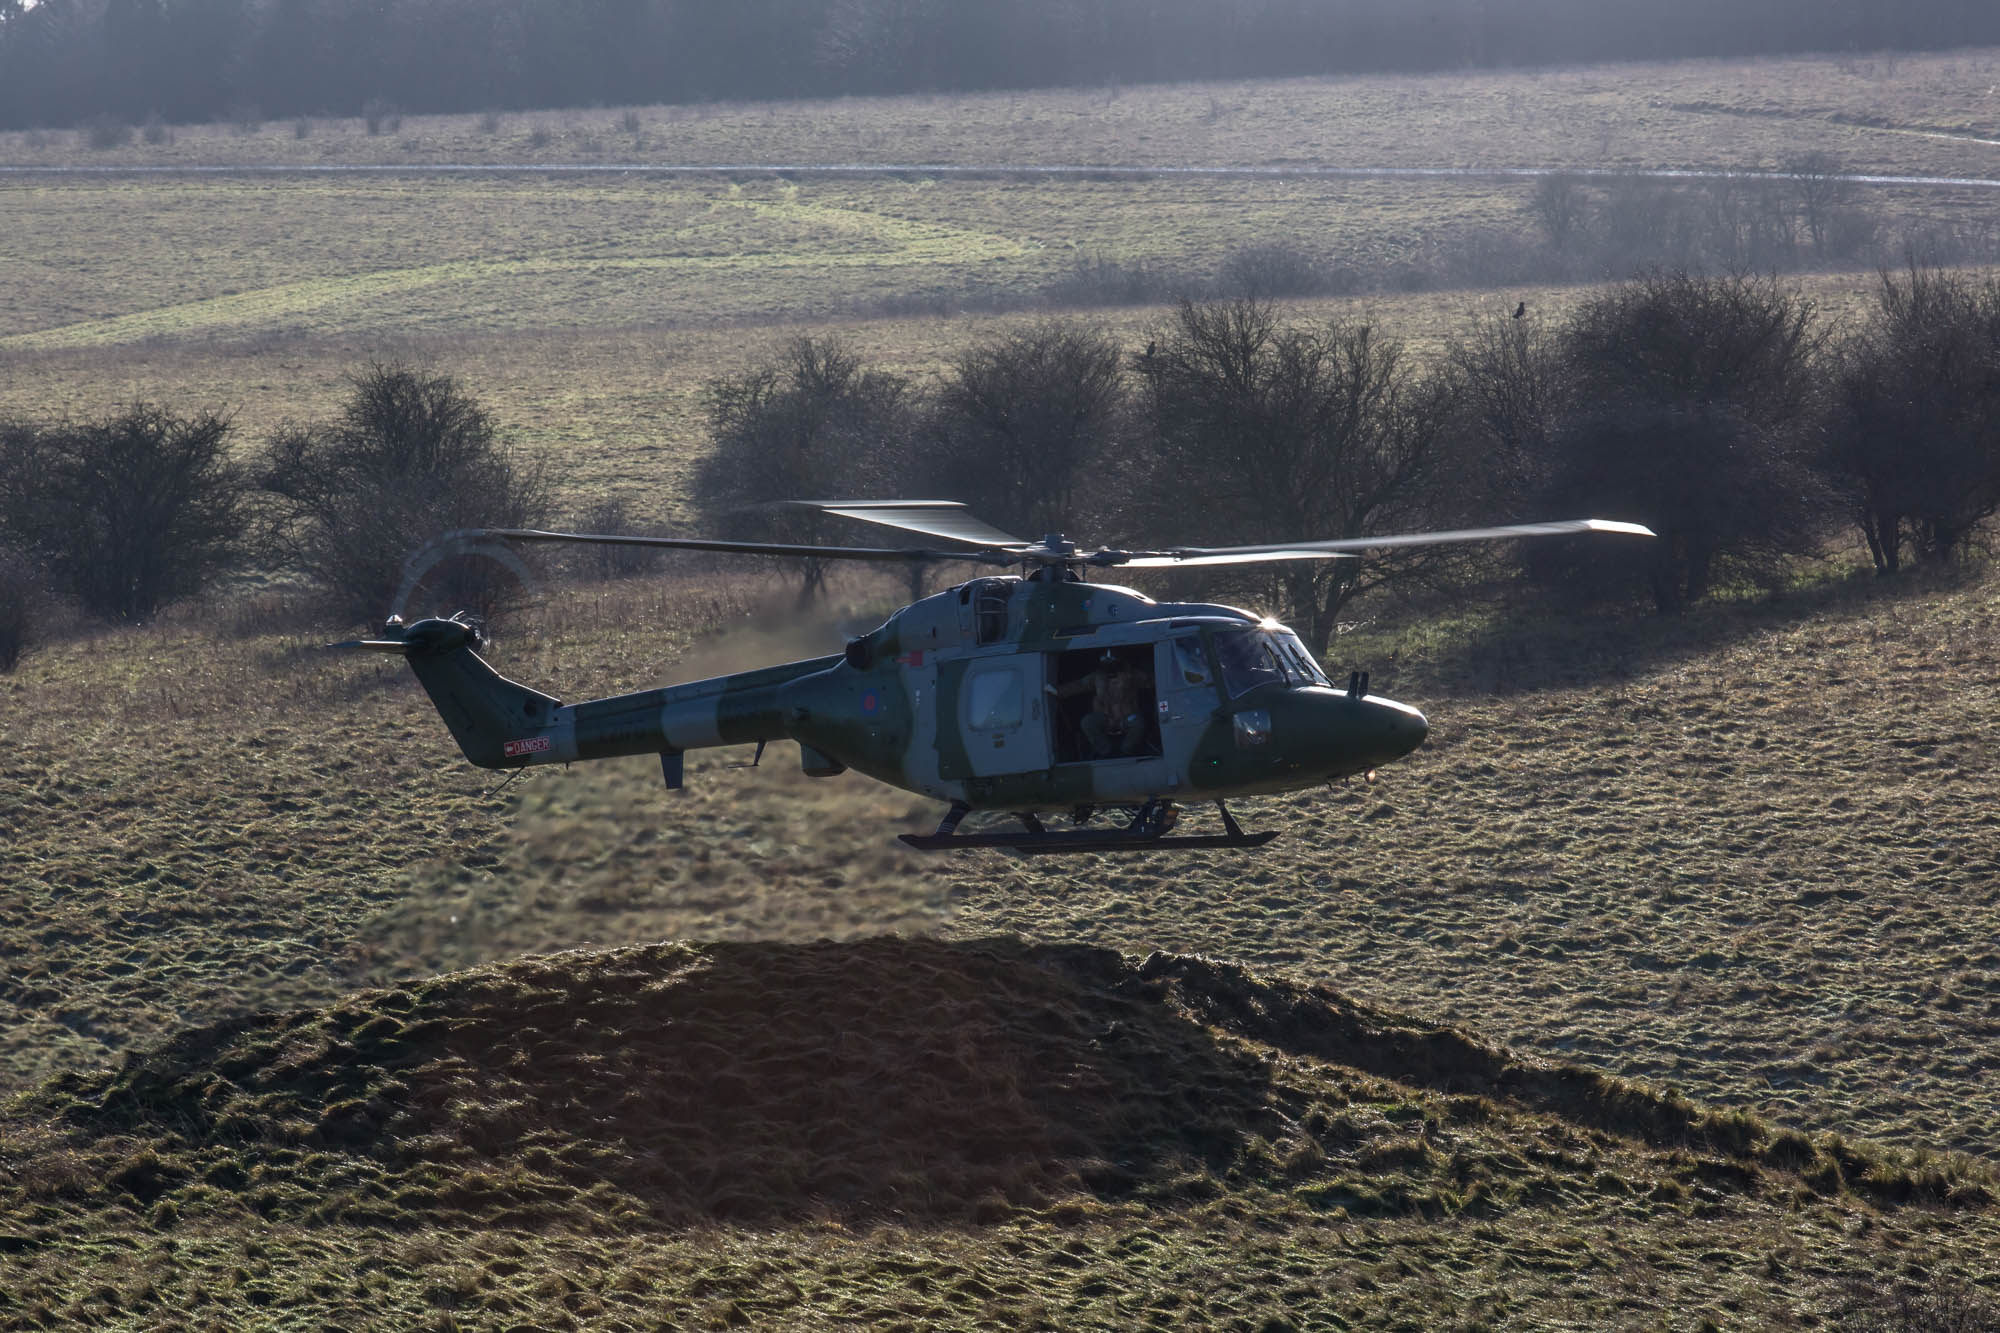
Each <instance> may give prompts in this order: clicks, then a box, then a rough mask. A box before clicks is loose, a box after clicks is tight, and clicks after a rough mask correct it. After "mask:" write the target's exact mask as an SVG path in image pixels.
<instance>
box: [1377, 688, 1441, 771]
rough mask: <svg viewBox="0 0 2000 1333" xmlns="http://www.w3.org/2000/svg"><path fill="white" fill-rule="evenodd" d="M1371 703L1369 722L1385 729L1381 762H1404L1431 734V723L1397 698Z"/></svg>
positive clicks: (1383, 730) (1383, 731) (1382, 733)
mask: <svg viewBox="0 0 2000 1333" xmlns="http://www.w3.org/2000/svg"><path fill="white" fill-rule="evenodd" d="M1368 704H1369V713H1370V715H1371V716H1370V719H1369V720H1370V721H1372V722H1374V723H1375V724H1376V725H1377V726H1379V727H1380V728H1381V729H1382V730H1381V737H1382V739H1381V748H1382V758H1381V759H1380V760H1379V761H1378V762H1380V763H1388V762H1389V761H1390V760H1392V759H1401V758H1402V757H1403V756H1404V755H1406V754H1408V753H1409V752H1410V751H1412V750H1414V749H1416V748H1417V747H1418V746H1419V745H1422V744H1423V743H1424V737H1426V736H1428V735H1430V734H1431V724H1430V722H1429V721H1428V720H1427V719H1426V718H1425V717H1424V715H1423V714H1422V713H1419V712H1418V711H1417V710H1416V709H1414V708H1412V707H1410V706H1409V705H1408V704H1399V703H1397V702H1396V701H1395V700H1394V699H1370V700H1368Z"/></svg>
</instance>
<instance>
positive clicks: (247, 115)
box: [227, 102, 264, 139]
mask: <svg viewBox="0 0 2000 1333" xmlns="http://www.w3.org/2000/svg"><path fill="white" fill-rule="evenodd" d="M227 115H228V119H229V130H230V133H232V134H234V135H236V136H237V137H238V138H240V139H247V138H249V137H250V136H251V135H253V134H256V133H257V132H258V131H259V130H261V129H263V128H264V112H263V110H262V109H261V108H259V107H258V106H257V105H256V104H255V103H252V102H236V103H233V104H232V105H231V106H230V108H229V111H228V113H227Z"/></svg>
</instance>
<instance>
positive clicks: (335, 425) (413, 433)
mask: <svg viewBox="0 0 2000 1333" xmlns="http://www.w3.org/2000/svg"><path fill="white" fill-rule="evenodd" d="M348 383H349V387H350V392H349V395H348V399H347V403H346V406H345V407H344V408H343V409H342V411H341V414H340V416H339V417H338V418H336V419H335V420H333V421H331V422H327V423H321V424H311V425H304V426H299V425H286V426H282V427H280V428H279V429H278V430H277V431H276V432H275V433H274V434H273V435H272V437H271V439H270V441H269V442H268V444H267V446H266V448H265V452H264V455H263V458H262V460H261V463H260V465H259V474H260V475H259V480H260V481H261V483H262V485H263V486H264V488H265V489H266V490H267V491H268V492H270V493H271V496H272V497H273V508H274V510H275V512H276V516H277V524H276V526H275V528H274V538H273V542H274V546H275V549H276V553H277V555H278V556H279V558H280V559H281V560H283V561H284V562H285V563H286V564H289V565H290V566H291V567H293V568H295V569H298V570H300V571H301V572H303V573H305V574H306V575H308V576H309V577H310V578H311V579H312V580H313V581H314V582H315V583H317V584H318V585H319V586H320V588H321V589H322V591H323V593H324V595H325V606H326V608H327V609H328V610H329V611H330V612H331V613H333V614H336V615H338V616H341V617H343V618H345V619H347V620H349V621H353V620H373V619H376V618H378V617H380V616H382V615H383V614H385V612H386V611H387V610H388V609H390V602H391V600H392V598H393V597H394V596H395V592H396V588H397V585H398V584H399V583H400V582H401V580H402V574H403V563H404V561H405V560H406V559H407V558H408V557H409V555H410V553H411V552H412V551H414V550H416V549H417V548H419V547H421V546H422V545H423V544H424V543H425V542H427V541H429V540H430V539H431V538H433V537H436V536H437V535H439V534H440V533H443V532H448V531H453V530H456V529H459V528H479V527H503V528H519V527H532V526H534V525H535V524H537V523H539V522H541V520H542V517H543V515H544V514H546V513H547V510H548V488H547V485H546V482H545V481H544V478H543V475H542V473H541V470H540V469H539V468H537V467H534V466H532V465H530V464H527V463H524V462H522V461H521V460H519V459H517V458H516V457H515V456H514V455H513V454H512V453H511V452H510V451H509V450H508V449H507V448H506V447H505V445H504V444H502V443H501V441H500V439H499V436H498V434H497V432H496V431H495V429H494V426H493V420H492V418H491V417H490V416H489V415H488V414H487V412H486V409H485V408H483V407H481V406H480V405H479V403H478V401H477V400H476V399H475V398H474V397H473V396H472V395H471V393H469V392H468V391H467V390H466V389H465V388H464V386H462V385H461V384H460V383H459V382H458V381H457V380H456V379H455V378H454V377H452V376H450V375H447V374H442V373H436V372H431V371H425V370H420V369H416V368H414V367H410V366H405V365H397V364H389V365H384V364H380V363H376V364H372V365H370V366H369V367H368V368H367V369H365V370H363V371H361V372H359V373H358V374H356V375H354V376H352V377H351V378H350V379H349V381H348ZM443 591H444V592H445V593H446V595H448V596H450V597H452V598H453V599H454V600H456V601H458V602H460V603H461V604H463V603H464V602H467V601H470V602H471V603H473V609H478V610H488V609H490V606H491V603H492V602H493V601H494V600H495V599H496V598H497V597H498V596H499V595H500V593H499V590H498V589H497V588H495V587H493V586H490V585H489V584H488V583H487V582H485V581H484V580H482V579H481V578H479V577H477V576H475V577H471V578H469V579H467V580H465V581H464V582H463V583H461V584H459V585H455V586H453V587H451V588H448V589H445V590H443ZM440 609H443V608H440Z"/></svg>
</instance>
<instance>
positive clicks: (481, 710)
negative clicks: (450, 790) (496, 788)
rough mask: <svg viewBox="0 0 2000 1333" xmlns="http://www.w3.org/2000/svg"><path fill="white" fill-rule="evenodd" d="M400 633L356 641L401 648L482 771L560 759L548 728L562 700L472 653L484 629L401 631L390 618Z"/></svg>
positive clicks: (425, 623) (430, 625)
mask: <svg viewBox="0 0 2000 1333" xmlns="http://www.w3.org/2000/svg"><path fill="white" fill-rule="evenodd" d="M388 634H390V635H397V636H398V637H395V638H388V637H385V638H383V639H371V640H364V641H359V642H357V643H355V644H353V645H351V646H353V647H365V648H377V649H380V650H391V651H400V652H401V653H402V654H403V655H404V657H406V658H407V659H408V660H409V663H410V669H411V670H412V671H415V672H416V673H417V679H418V680H419V681H420V682H422V684H423V687H424V692H425V693H427V694H429V695H430V697H431V702H432V703H434V704H436V705H437V710H438V713H439V714H440V715H441V716H442V717H443V718H444V724H445V725H446V726H447V727H449V728H451V735H452V739H454V740H456V741H457V742H458V748H459V749H460V750H462V751H464V753H465V757H466V758H467V759H469V760H471V761H472V762H473V763H475V764H477V765H479V766H480V767H481V768H520V767H522V766H523V765H525V764H532V763H535V762H537V761H546V760H548V759H554V758H558V757H564V756H558V755H557V754H556V753H554V751H555V749H556V744H557V742H556V738H555V737H552V736H551V735H550V734H549V732H550V729H551V728H552V727H553V726H554V724H555V720H556V710H557V709H558V708H560V707H561V706H562V703H561V701H560V700H557V699H552V698H550V697H549V696H548V695H546V694H542V693H540V692H539V691H536V690H531V689H529V688H528V687H527V686H525V685H517V684H515V683H514V682H513V681H511V680H508V679H507V678H506V677H505V676H502V675H501V674H500V673H499V672H497V671H495V670H494V669H493V668H492V667H490V666H488V665H487V664H486V661H485V659H483V658H482V657H480V656H479V654H478V653H476V652H474V651H473V650H474V649H475V648H478V647H479V646H480V643H481V640H480V637H479V631H478V630H477V629H476V628H474V627H473V626H472V625H469V624H467V623H465V622H464V621H462V620H419V621H418V622H417V623H416V624H414V625H411V626H409V627H408V628H407V629H404V628H402V627H400V626H398V625H396V624H395V623H394V622H391V624H390V626H389V630H388Z"/></svg>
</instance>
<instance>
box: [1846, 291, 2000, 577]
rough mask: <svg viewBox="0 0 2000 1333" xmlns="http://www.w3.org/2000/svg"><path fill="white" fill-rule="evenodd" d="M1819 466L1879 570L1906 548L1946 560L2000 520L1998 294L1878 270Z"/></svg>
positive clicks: (1888, 568)
mask: <svg viewBox="0 0 2000 1333" xmlns="http://www.w3.org/2000/svg"><path fill="white" fill-rule="evenodd" d="M1824 459H1825V464H1826V466H1827V468H1828V470H1829V471H1830V472H1831V474H1832V475H1833V477H1834V478H1835V482H1836V484H1837V486H1838V487H1839V489H1840V491H1841V493H1842V495H1843V496H1844V497H1845V499H1846V501H1847V504H1848V509H1849V512H1850V514H1851V515H1852V516H1853V518H1854V521H1855V523H1856V524H1857V525H1858V526H1859V527H1860V529H1861V532H1862V535H1863V537H1864V538H1865V539H1866V540H1867V542H1868V549H1869V553H1870V555H1871V556H1872V557H1873V558H1874V562H1875V567H1876V569H1878V570H1880V571H1881V572H1883V573H1894V572H1895V571H1896V570H1897V569H1898V568H1900V566H1901V563H1902V553H1903V550H1904V548H1905V547H1907V548H1909V550H1910V551H1911V552H1912V553H1913V554H1914V555H1915V556H1916V557H1917V558H1918V559H1919V560H1921V561H1924V562H1926V563H1942V562H1946V561H1949V560H1951V559H1953V558H1954V557H1955V556H1956V555H1957V554H1958V553H1959V552H1960V551H1961V550H1962V549H1963V547H1964V545H1965V543H1966V541H1967V540H1968V538H1970V537H1971V536H1972V534H1973V533H1974V532H1975V531H1976V530H1977V529H1978V528H1979V526H1980V525H1981V524H1983V523H1985V522H1986V520H1988V519H1989V518H1991V517H1992V516H1993V515H1994V514H1995V513H1996V512H2000V284H1996V283H1995V282H1994V281H1992V280H1991V279H1989V280H1987V281H1986V282H1985V283H1983V284H1980V283H1976V282H1974V281H1972V280H1971V279H1968V278H1965V277H1962V276H1960V275H1957V274H1953V273H1949V272H1946V271H1944V270H1942V269H1936V268H1927V267H1924V266H1921V265H1918V264H1915V263H1912V264H1911V266H1910V268H1909V269H1908V271H1907V273H1906V274H1905V275H1904V276H1903V277H1902V278H1901V279H1899V278H1898V277H1897V276H1896V275H1895V274H1892V273H1888V272H1884V273H1883V274H1882V276H1881V286H1880V288H1879V290H1878V292H1877V295H1876V313H1875V317H1874V319H1873V320H1871V321H1870V323H1869V324H1868V326H1867V327H1866V328H1864V329H1863V330H1861V331H1860V333H1859V334H1857V335H1856V336H1855V338H1854V339H1853V340H1852V341H1851V342H1850V343H1849V344H1848V345H1847V347H1846V348H1844V349H1843V355H1842V357H1841V361H1840V369H1839V373H1838V375H1837V377H1836V381H1835V388H1834V393H1833V395H1832V399H1831V402H1830V404H1829V409H1828V415H1827V424H1826V452H1825V456H1824Z"/></svg>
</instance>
